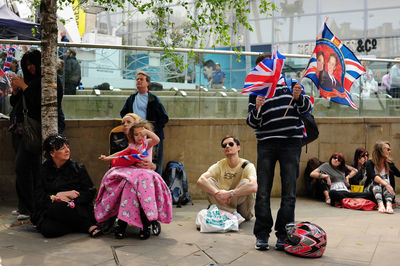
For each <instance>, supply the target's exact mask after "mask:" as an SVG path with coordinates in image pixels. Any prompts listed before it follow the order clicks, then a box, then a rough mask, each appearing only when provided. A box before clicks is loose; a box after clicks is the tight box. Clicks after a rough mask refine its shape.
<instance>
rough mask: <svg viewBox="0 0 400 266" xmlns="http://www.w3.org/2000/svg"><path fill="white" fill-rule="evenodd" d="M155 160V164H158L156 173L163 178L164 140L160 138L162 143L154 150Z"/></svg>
mask: <svg viewBox="0 0 400 266" xmlns="http://www.w3.org/2000/svg"><path fill="white" fill-rule="evenodd" d="M153 153H154V158H153V163H155V164H156V166H157V168H156V172H157V173H158V174H159V175H160V176H161V175H162V171H163V161H164V140H163V139H161V138H160V142H159V143H158V144H157V145H156V146H154V148H153Z"/></svg>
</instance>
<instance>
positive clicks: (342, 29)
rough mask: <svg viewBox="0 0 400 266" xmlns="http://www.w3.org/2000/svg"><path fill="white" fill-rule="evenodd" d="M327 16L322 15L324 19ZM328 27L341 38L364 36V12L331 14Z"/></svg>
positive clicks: (322, 19)
mask: <svg viewBox="0 0 400 266" xmlns="http://www.w3.org/2000/svg"><path fill="white" fill-rule="evenodd" d="M324 19H325V16H321V21H324ZM327 24H328V27H329V29H330V30H331V31H332V32H333V34H335V35H336V36H337V37H338V38H339V39H340V40H345V39H359V38H362V37H363V36H364V13H363V12H351V13H336V14H332V15H330V16H329V19H328V23H327Z"/></svg>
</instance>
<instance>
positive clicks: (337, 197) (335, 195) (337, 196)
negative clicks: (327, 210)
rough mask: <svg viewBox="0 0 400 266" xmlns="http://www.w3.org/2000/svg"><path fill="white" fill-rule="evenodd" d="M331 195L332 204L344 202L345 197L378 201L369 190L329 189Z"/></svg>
mask: <svg viewBox="0 0 400 266" xmlns="http://www.w3.org/2000/svg"><path fill="white" fill-rule="evenodd" d="M329 197H330V198H331V205H332V206H335V203H339V204H342V199H344V198H362V199H367V200H371V201H374V202H376V200H375V197H374V195H373V194H372V193H369V192H357V193H355V192H347V191H336V190H331V191H329Z"/></svg>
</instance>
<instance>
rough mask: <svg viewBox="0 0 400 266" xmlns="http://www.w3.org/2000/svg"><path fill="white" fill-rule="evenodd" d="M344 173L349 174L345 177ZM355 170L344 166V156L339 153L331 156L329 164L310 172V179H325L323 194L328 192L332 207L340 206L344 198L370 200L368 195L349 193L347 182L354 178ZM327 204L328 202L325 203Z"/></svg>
mask: <svg viewBox="0 0 400 266" xmlns="http://www.w3.org/2000/svg"><path fill="white" fill-rule="evenodd" d="M346 171H348V172H349V174H348V175H346V174H345V173H346ZM356 173H357V170H356V169H355V168H353V167H351V166H349V165H346V162H345V159H344V156H343V154H342V153H340V152H336V153H334V154H332V156H331V157H330V158H329V162H327V163H323V164H322V165H320V166H319V167H318V168H316V169H315V170H314V171H312V172H311V174H310V176H311V177H312V178H318V179H325V180H326V184H327V186H326V188H325V191H324V194H326V192H327V191H329V194H328V195H329V200H330V202H329V203H330V204H331V205H332V206H334V205H335V203H338V204H341V202H342V199H344V198H366V199H370V195H369V193H350V192H349V190H348V187H349V186H350V183H349V180H350V179H351V178H353V177H354V175H355V174H356ZM327 203H328V202H327Z"/></svg>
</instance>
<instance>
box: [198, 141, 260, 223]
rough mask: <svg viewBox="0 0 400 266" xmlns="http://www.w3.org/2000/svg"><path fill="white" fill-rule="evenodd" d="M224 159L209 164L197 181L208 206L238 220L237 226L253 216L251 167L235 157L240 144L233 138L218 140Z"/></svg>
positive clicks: (254, 187)
mask: <svg viewBox="0 0 400 266" xmlns="http://www.w3.org/2000/svg"><path fill="white" fill-rule="evenodd" d="M221 146H222V149H223V152H224V154H225V156H226V158H224V159H222V160H220V161H218V162H217V163H215V164H213V165H212V166H211V167H210V168H209V169H208V170H207V172H205V173H203V174H202V175H201V176H200V178H199V179H198V180H197V185H198V186H199V187H200V188H201V189H202V190H203V191H205V192H207V194H208V201H209V202H210V204H216V205H217V207H218V208H219V209H222V210H225V211H228V212H231V213H233V214H234V215H236V217H238V221H239V224H240V223H242V222H243V221H244V220H247V221H248V220H250V219H251V218H252V217H253V216H254V201H255V192H256V191H257V176H256V169H255V167H254V164H252V163H250V162H249V161H247V160H245V159H242V158H240V157H239V151H240V141H239V139H238V138H236V137H234V136H227V137H225V138H223V139H222V141H221Z"/></svg>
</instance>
